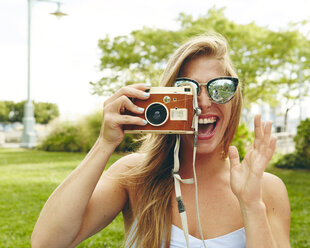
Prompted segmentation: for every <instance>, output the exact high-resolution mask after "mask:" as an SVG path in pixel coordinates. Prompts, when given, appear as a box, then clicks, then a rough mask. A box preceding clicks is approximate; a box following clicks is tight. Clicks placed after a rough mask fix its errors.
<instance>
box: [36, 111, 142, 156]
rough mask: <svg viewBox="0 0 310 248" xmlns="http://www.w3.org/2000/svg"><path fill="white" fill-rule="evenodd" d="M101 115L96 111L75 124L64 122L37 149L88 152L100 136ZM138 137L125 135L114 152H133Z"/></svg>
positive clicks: (137, 144) (136, 146)
mask: <svg viewBox="0 0 310 248" xmlns="http://www.w3.org/2000/svg"><path fill="white" fill-rule="evenodd" d="M101 122H102V114H101V112H99V111H97V112H94V113H92V114H90V115H87V116H85V117H84V118H83V119H81V120H79V121H78V122H77V123H73V122H64V123H58V124H56V125H55V127H54V128H53V130H52V131H51V133H50V134H49V135H48V136H47V137H46V138H45V139H44V140H43V141H42V143H41V144H40V145H39V146H38V149H40V150H45V151H65V152H88V151H89V150H90V149H91V148H92V146H93V145H94V144H95V142H96V140H97V139H98V137H99V134H100V128H101ZM138 138H139V135H136V134H125V136H124V139H123V141H122V142H121V143H120V144H119V146H118V147H117V148H116V150H115V151H117V152H131V151H135V150H136V149H137V148H138V147H139V145H140V143H139V142H138V141H136V140H137V139H138Z"/></svg>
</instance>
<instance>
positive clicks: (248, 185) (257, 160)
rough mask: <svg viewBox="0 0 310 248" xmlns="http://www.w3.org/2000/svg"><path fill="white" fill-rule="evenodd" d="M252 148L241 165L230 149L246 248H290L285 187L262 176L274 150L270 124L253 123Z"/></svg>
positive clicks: (278, 181)
mask: <svg viewBox="0 0 310 248" xmlns="http://www.w3.org/2000/svg"><path fill="white" fill-rule="evenodd" d="M254 127H255V139H254V144H253V147H252V148H251V149H250V151H249V152H248V153H247V154H246V156H245V158H244V160H243V161H242V163H240V160H239V154H238V151H237V149H236V148H235V147H230V150H229V159H230V166H231V173H230V175H231V188H232V191H233V192H234V194H235V195H236V196H237V198H238V200H239V204H240V208H241V211H242V216H243V221H244V226H245V231H246V239H247V241H246V244H247V248H255V247H268V248H269V247H273V248H274V247H281V248H282V247H284V248H285V247H290V243H289V225H290V221H289V219H290V207H289V202H288V197H287V192H286V189H285V186H284V184H283V183H282V182H281V180H279V179H278V178H276V177H275V176H271V175H270V174H267V173H264V170H265V168H266V167H267V165H268V163H269V161H270V159H271V158H272V155H273V153H274V151H275V147H276V139H275V138H273V137H271V122H268V123H267V124H266V125H265V124H264V123H262V122H261V120H260V117H259V116H256V117H255V120H254Z"/></svg>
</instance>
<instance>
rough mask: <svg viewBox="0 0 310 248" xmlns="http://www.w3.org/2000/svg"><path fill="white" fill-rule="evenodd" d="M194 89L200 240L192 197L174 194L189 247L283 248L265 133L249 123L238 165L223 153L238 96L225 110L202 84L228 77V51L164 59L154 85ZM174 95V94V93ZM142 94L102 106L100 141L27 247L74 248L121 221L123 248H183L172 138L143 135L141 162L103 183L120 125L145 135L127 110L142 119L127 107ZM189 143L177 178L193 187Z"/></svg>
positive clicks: (188, 52) (285, 216) (194, 44)
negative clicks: (248, 140)
mask: <svg viewBox="0 0 310 248" xmlns="http://www.w3.org/2000/svg"><path fill="white" fill-rule="evenodd" d="M180 77H181V78H186V79H190V80H191V81H193V82H196V83H197V84H199V87H198V104H199V107H200V109H201V112H202V113H201V115H200V116H199V123H200V124H199V132H198V143H197V155H196V165H195V167H196V172H197V181H198V192H199V202H198V207H199V214H200V223H201V230H202V233H201V234H202V235H201V234H200V230H199V227H198V223H197V219H196V208H195V199H194V198H195V197H194V194H195V192H194V191H195V189H194V186H193V185H192V184H182V185H181V190H182V198H183V203H184V204H185V206H186V213H187V219H188V231H189V234H190V235H189V246H190V247H203V246H202V244H203V241H202V240H201V236H202V237H204V238H205V239H206V241H205V244H206V246H207V247H245V246H246V247H248V248H249V247H260V248H261V247H281V248H284V247H290V244H289V225H290V207H289V201H288V196H287V192H286V188H285V186H284V184H283V183H282V181H281V180H280V179H279V178H277V177H276V176H274V175H271V174H268V173H264V169H265V168H266V166H267V165H268V162H269V161H270V159H271V157H272V155H273V153H274V150H275V146H276V140H275V138H272V137H271V123H270V122H267V123H266V124H264V123H263V122H261V120H260V117H259V116H256V117H255V120H254V126H255V140H254V143H253V147H252V148H251V149H250V151H249V152H248V153H247V154H246V156H245V159H244V160H243V161H242V163H240V161H239V155H238V151H237V149H236V148H235V147H230V146H229V144H230V142H231V141H232V139H233V135H234V133H235V131H236V128H237V125H238V123H239V119H240V109H241V90H240V85H239V86H237V88H236V92H235V95H234V97H233V98H232V99H231V100H227V102H226V103H221V104H219V103H217V101H216V99H213V98H212V99H211V94H210V92H207V91H210V89H207V87H206V86H205V84H206V83H207V82H210V80H213V79H215V78H219V77H234V78H235V77H236V73H235V72H234V70H233V67H232V64H231V62H230V58H229V56H228V50H227V45H226V41H225V40H224V39H223V38H222V37H221V36H219V35H210V36H203V37H198V38H195V39H193V40H190V41H189V42H187V43H186V44H184V45H183V46H181V47H180V48H179V49H178V50H177V51H176V53H175V54H174V55H173V56H172V58H171V59H170V62H169V63H168V65H167V68H166V70H165V72H164V74H163V77H162V82H161V84H162V85H164V86H173V85H175V82H176V78H180ZM176 85H177V84H176ZM149 88H150V86H149V85H143V84H137V85H132V86H127V87H124V88H122V89H120V90H119V91H117V92H116V93H115V94H114V95H113V96H112V97H110V98H109V99H108V100H107V101H106V102H105V104H104V111H103V113H104V114H103V116H104V117H103V122H102V128H101V133H100V136H99V138H98V140H97V142H96V144H95V145H94V146H93V148H92V149H91V151H90V152H89V153H88V154H87V156H86V157H85V159H84V160H83V161H82V163H81V164H80V165H79V166H78V167H77V168H76V169H75V170H74V171H73V172H72V173H71V175H69V176H68V178H67V179H66V180H65V181H64V182H63V183H62V184H61V185H60V186H59V187H58V188H57V189H56V190H55V192H54V193H53V194H52V195H51V196H50V198H49V199H48V201H47V202H46V204H45V206H44V208H43V210H42V212H41V214H40V217H39V219H38V221H37V223H36V226H35V228H34V231H33V234H32V245H33V247H75V246H76V245H77V244H79V243H80V242H81V241H83V240H84V239H86V238H88V237H90V236H92V235H94V234H95V233H97V232H98V231H100V230H101V229H103V228H104V227H106V226H107V225H108V224H109V223H110V222H111V221H112V220H113V219H114V218H115V217H116V216H117V215H118V214H119V212H121V211H122V213H123V216H124V224H125V233H126V246H127V247H186V242H185V237H184V235H183V232H182V231H181V229H182V223H181V219H180V216H179V213H178V206H177V202H176V201H175V188H174V183H173V177H172V175H171V170H172V168H173V163H174V160H173V152H174V145H175V142H176V135H154V134H153V135H149V136H147V137H146V139H145V141H144V143H143V145H142V147H141V148H140V150H139V152H137V153H134V154H130V155H127V156H125V157H123V158H121V159H120V160H119V161H117V162H115V163H114V164H113V165H112V166H111V167H110V168H109V169H108V170H107V172H105V173H104V174H103V176H102V177H101V175H102V173H103V170H104V168H105V166H106V163H107V161H108V159H109V158H110V156H111V154H112V153H113V152H114V150H115V148H116V147H117V145H118V144H119V143H120V142H121V141H122V139H123V136H124V131H123V129H122V126H123V125H124V124H135V125H141V126H143V125H147V122H146V121H145V120H143V119H141V118H139V117H137V116H128V115H125V114H124V111H125V110H129V111H131V112H133V113H137V114H139V113H142V112H144V109H141V108H139V107H138V106H136V105H135V104H134V103H133V102H132V101H130V100H129V98H138V99H145V100H146V99H148V97H149V94H148V93H146V90H147V89H149ZM193 140H194V139H193V135H181V147H180V153H179V158H180V171H179V175H180V177H181V178H192V177H193V170H192V161H193V152H192V151H193V146H194V141H193Z"/></svg>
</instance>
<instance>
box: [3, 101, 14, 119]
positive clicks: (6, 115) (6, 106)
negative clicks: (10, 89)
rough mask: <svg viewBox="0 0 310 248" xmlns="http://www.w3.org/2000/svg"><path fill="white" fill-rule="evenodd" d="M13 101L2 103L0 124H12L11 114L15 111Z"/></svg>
mask: <svg viewBox="0 0 310 248" xmlns="http://www.w3.org/2000/svg"><path fill="white" fill-rule="evenodd" d="M13 106H14V103H13V102H12V101H0V122H4V123H8V122H10V113H11V111H12V109H13Z"/></svg>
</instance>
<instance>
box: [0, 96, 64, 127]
mask: <svg viewBox="0 0 310 248" xmlns="http://www.w3.org/2000/svg"><path fill="white" fill-rule="evenodd" d="M25 103H26V101H21V102H17V103H14V102H12V101H0V122H11V123H13V122H22V121H23V116H24V106H25ZM33 105H34V117H35V119H36V123H40V124H47V123H49V122H50V121H51V120H53V119H55V118H56V117H58V116H59V110H58V106H57V105H56V104H55V103H44V102H38V103H36V102H33Z"/></svg>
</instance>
